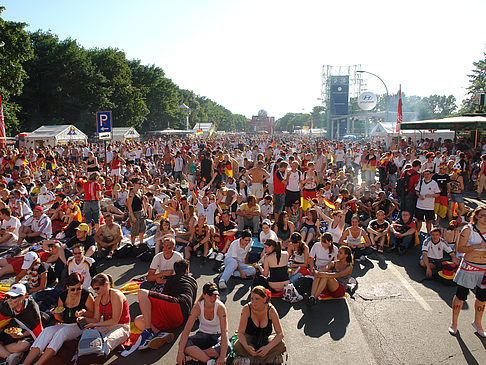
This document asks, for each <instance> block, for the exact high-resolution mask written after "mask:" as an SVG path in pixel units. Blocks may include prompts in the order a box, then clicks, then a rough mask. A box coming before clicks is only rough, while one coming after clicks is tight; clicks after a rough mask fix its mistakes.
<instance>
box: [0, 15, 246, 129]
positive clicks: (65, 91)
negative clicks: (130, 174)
mask: <svg viewBox="0 0 486 365" xmlns="http://www.w3.org/2000/svg"><path fill="white" fill-rule="evenodd" d="M0 11H1V8H0ZM24 27H25V24H23V23H13V22H4V21H3V20H2V19H0V40H4V41H5V47H3V48H0V66H1V69H0V77H1V81H2V82H1V85H2V89H1V91H2V98H3V100H4V111H5V120H6V124H7V129H8V131H9V132H10V134H15V133H17V132H18V131H19V130H22V131H32V130H34V129H36V128H38V127H39V126H41V125H44V124H74V125H76V126H77V127H78V128H80V129H81V130H83V131H84V132H86V133H88V134H92V133H94V132H95V130H96V123H95V118H96V117H95V115H96V112H97V111H100V110H111V111H112V115H113V125H114V126H115V127H116V126H134V127H136V128H138V129H139V131H141V132H142V133H143V132H145V131H150V130H161V129H166V128H176V129H177V128H179V129H184V128H185V119H186V114H185V113H184V112H183V111H181V110H180V109H179V106H180V105H181V104H182V103H185V104H186V105H188V106H189V107H190V127H191V128H192V127H193V126H194V125H195V124H197V123H203V122H205V123H207V122H214V123H215V124H216V129H217V130H227V131H233V130H239V131H241V130H244V128H245V122H246V120H247V118H246V117H244V116H242V115H235V114H232V113H231V112H230V111H229V110H228V109H226V108H224V107H223V106H221V105H219V104H217V103H215V102H214V101H212V100H210V99H207V98H206V97H203V96H199V95H196V94H195V93H194V92H192V91H190V90H182V89H179V88H178V87H177V85H175V84H174V83H173V82H172V80H170V79H168V78H166V77H165V75H164V71H163V70H162V69H161V68H160V67H157V66H155V65H142V64H141V63H140V61H139V60H127V59H126V55H125V53H124V52H122V51H120V50H118V49H113V48H106V49H89V50H87V49H85V48H83V47H81V46H80V45H79V44H78V43H77V42H76V41H75V40H72V39H69V38H68V39H65V40H59V38H58V37H57V36H56V35H54V34H51V33H50V32H43V31H40V30H39V31H37V32H34V33H31V34H30V35H29V34H28V33H27V32H25V31H24Z"/></svg>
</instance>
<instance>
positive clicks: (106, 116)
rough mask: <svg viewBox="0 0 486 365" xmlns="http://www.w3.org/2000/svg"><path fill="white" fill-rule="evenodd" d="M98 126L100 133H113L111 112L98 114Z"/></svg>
mask: <svg viewBox="0 0 486 365" xmlns="http://www.w3.org/2000/svg"><path fill="white" fill-rule="evenodd" d="M96 124H97V125H98V133H107V132H108V133H110V132H111V112H96Z"/></svg>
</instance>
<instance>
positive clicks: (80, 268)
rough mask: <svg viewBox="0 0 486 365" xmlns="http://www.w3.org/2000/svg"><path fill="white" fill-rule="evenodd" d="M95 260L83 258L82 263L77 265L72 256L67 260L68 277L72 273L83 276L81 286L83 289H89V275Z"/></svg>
mask: <svg viewBox="0 0 486 365" xmlns="http://www.w3.org/2000/svg"><path fill="white" fill-rule="evenodd" d="M94 262H95V260H94V259H93V258H91V257H85V258H84V260H83V261H81V263H80V264H79V265H78V264H77V263H76V261H75V260H74V256H71V257H70V258H69V259H68V260H67V267H68V275H70V274H72V273H73V272H77V273H79V274H81V275H83V276H84V282H83V285H82V286H81V287H82V288H83V289H89V288H90V287H91V279H92V278H91V273H90V269H91V267H92V266H93V264H94Z"/></svg>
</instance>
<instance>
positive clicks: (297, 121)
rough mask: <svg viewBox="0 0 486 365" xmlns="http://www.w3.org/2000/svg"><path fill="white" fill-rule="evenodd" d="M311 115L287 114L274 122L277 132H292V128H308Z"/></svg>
mask: <svg viewBox="0 0 486 365" xmlns="http://www.w3.org/2000/svg"><path fill="white" fill-rule="evenodd" d="M310 125H311V115H310V114H307V113H287V114H285V115H284V116H283V117H282V118H279V119H277V121H276V122H275V129H276V130H277V131H287V132H293V128H295V129H300V128H302V127H310Z"/></svg>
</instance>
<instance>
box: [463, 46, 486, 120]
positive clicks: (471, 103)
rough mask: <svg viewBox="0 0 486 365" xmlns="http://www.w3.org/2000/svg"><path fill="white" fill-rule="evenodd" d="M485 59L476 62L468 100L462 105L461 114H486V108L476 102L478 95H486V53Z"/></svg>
mask: <svg viewBox="0 0 486 365" xmlns="http://www.w3.org/2000/svg"><path fill="white" fill-rule="evenodd" d="M483 56H484V59H482V60H479V61H477V62H474V63H473V65H474V67H475V68H474V70H472V74H471V75H468V76H469V87H468V88H467V90H468V98H467V99H465V100H464V101H463V103H462V110H461V112H468V113H474V112H483V113H484V112H485V109H484V107H483V108H482V109H481V107H480V106H479V105H478V103H477V102H476V95H477V94H478V93H483V94H484V93H486V52H485V53H483Z"/></svg>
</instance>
